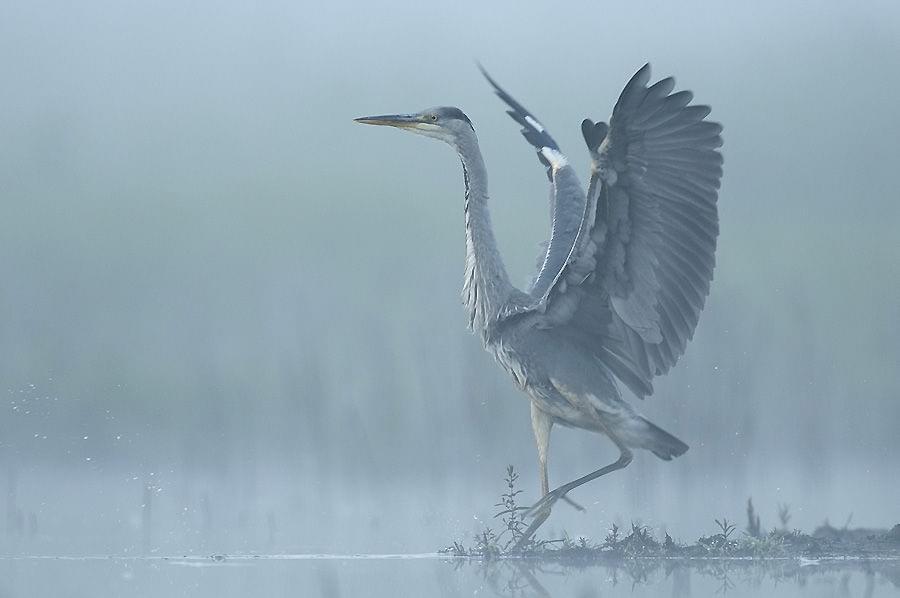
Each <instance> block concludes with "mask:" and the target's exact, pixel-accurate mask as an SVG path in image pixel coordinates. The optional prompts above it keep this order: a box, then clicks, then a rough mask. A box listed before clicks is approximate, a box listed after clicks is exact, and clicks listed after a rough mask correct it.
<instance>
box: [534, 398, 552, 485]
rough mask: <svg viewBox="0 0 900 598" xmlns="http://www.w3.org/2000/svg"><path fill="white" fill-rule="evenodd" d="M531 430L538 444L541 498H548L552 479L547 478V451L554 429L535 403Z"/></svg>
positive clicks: (547, 416)
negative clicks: (552, 429)
mask: <svg viewBox="0 0 900 598" xmlns="http://www.w3.org/2000/svg"><path fill="white" fill-rule="evenodd" d="M531 428H532V429H533V430H534V442H535V444H537V452H538V468H539V472H538V473H539V474H540V477H541V496H546V495H547V493H549V492H550V479H549V478H548V477H547V450H548V449H549V448H550V430H551V428H553V420H552V419H550V416H549V415H547V414H546V413H544V412H543V411H541V410H540V409H539V408H538V407H537V405H535V404H534V402H532V403H531Z"/></svg>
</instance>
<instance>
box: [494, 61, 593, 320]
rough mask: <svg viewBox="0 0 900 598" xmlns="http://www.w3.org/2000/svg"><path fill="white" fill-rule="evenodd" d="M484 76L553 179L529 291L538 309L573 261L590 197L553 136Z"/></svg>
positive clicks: (522, 107)
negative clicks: (545, 234)
mask: <svg viewBox="0 0 900 598" xmlns="http://www.w3.org/2000/svg"><path fill="white" fill-rule="evenodd" d="M479 68H481V67H480V66H479ZM481 73H482V74H483V75H484V77H485V78H486V79H487V80H488V82H489V83H490V84H491V86H492V87H493V88H494V93H496V94H497V96H498V97H499V98H500V99H501V100H503V101H504V102H505V103H506V105H507V106H509V110H507V111H506V113H507V114H509V115H510V116H511V117H512V119H513V120H515V121H516V122H517V123H519V124H520V125H521V126H522V135H523V136H524V137H525V139H526V140H527V141H528V143H530V144H531V145H532V146H533V147H534V148H535V150H536V151H537V156H538V160H540V162H541V164H543V165H544V166H546V167H547V178H548V179H550V219H551V223H552V224H551V232H550V240H549V241H548V242H547V243H546V249H545V250H544V254H543V257H542V258H541V259H540V260H539V264H540V265H539V269H538V273H537V276H536V277H535V279H534V282H533V283H532V285H531V288H530V289H529V294H530V295H531V296H532V297H533V298H535V299H536V301H535V305H537V302H538V301H539V300H541V299H542V298H544V297H546V295H547V293H548V292H549V290H550V289H551V288H552V287H553V286H554V285H555V284H556V283H557V282H558V279H559V277H560V275H561V274H562V272H563V269H564V268H565V265H566V263H567V262H568V261H569V259H570V258H571V254H572V251H573V249H574V247H575V242H576V238H577V236H578V231H579V230H580V228H581V226H582V222H583V221H584V209H585V204H586V197H585V193H584V190H583V189H582V187H581V182H580V181H579V180H578V175H576V174H575V171H574V169H573V168H572V167H571V166H570V165H569V163H568V160H567V159H566V157H565V156H564V155H563V153H562V152H561V151H560V149H559V146H558V145H557V144H556V141H554V140H553V137H551V136H550V133H549V132H548V131H547V130H546V129H545V128H544V126H543V125H542V124H541V123H540V122H539V121H538V120H537V119H536V118H535V117H534V115H532V114H531V113H530V112H529V111H528V110H526V109H525V107H524V106H522V105H521V104H520V103H518V102H517V101H516V100H515V99H513V97H512V96H510V95H509V94H508V93H506V91H505V90H504V89H503V88H502V87H500V86H499V85H498V84H497V82H496V81H494V80H493V79H492V78H491V76H490V75H488V74H487V72H486V71H485V70H484V68H481ZM531 307H532V306H528V307H527V308H525V309H530V308H531Z"/></svg>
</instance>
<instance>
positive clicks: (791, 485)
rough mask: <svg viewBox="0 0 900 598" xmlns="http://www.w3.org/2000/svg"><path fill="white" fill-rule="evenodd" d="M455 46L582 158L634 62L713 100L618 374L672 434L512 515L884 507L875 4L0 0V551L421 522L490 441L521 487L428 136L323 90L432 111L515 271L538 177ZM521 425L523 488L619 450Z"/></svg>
mask: <svg viewBox="0 0 900 598" xmlns="http://www.w3.org/2000/svg"><path fill="white" fill-rule="evenodd" d="M476 60H477V61H480V62H482V63H483V64H484V65H485V66H486V68H488V69H489V70H490V72H491V73H492V75H493V76H494V77H495V78H496V79H497V80H498V81H499V82H500V83H501V84H502V85H504V86H505V87H506V88H507V89H508V90H509V91H510V93H512V94H513V95H514V96H515V97H516V98H517V99H520V100H521V101H522V102H523V103H524V104H525V105H526V106H528V107H529V109H531V110H532V111H533V112H534V113H535V114H536V115H538V116H540V118H541V120H542V122H543V123H544V124H545V125H546V126H547V127H548V128H549V129H550V130H551V131H553V134H554V136H555V138H556V139H557V141H559V143H560V146H561V147H562V148H563V149H564V150H565V151H566V152H567V153H568V155H569V156H570V157H571V159H572V161H573V163H575V164H576V166H577V169H578V170H579V172H580V173H582V174H583V176H584V178H585V179H586V178H587V173H588V162H589V157H588V155H587V152H585V151H584V145H583V142H582V139H581V134H580V130H579V124H580V123H581V120H582V119H583V118H585V117H588V116H589V117H592V118H594V119H596V120H601V119H604V120H605V119H607V118H608V115H609V112H610V111H611V109H612V106H613V104H614V103H615V99H616V98H617V97H618V94H619V92H620V91H621V88H622V86H623V84H624V83H625V82H626V81H627V80H628V78H629V77H630V76H631V75H632V74H633V73H634V72H635V71H636V70H637V69H638V68H639V67H640V66H641V65H642V64H643V63H644V62H646V61H649V62H651V64H652V67H653V79H654V80H656V79H658V78H662V77H665V76H667V75H674V76H675V77H676V80H677V82H678V85H679V87H680V88H686V89H690V90H692V91H694V93H695V96H696V99H697V101H698V102H699V103H703V104H709V105H711V106H712V109H713V111H712V117H711V118H713V119H714V120H716V121H719V122H721V123H723V125H724V127H725V129H724V133H723V137H724V139H725V144H724V147H723V149H722V151H723V154H724V156H725V166H724V171H725V175H724V179H723V186H722V189H721V192H720V195H719V204H718V205H719V214H720V229H721V233H720V237H719V244H718V251H717V266H716V272H715V279H714V281H713V284H712V291H711V294H710V296H709V298H708V300H707V304H706V308H705V310H704V312H703V314H702V316H701V318H700V324H699V327H698V329H697V332H696V334H695V335H694V339H693V341H692V342H691V343H690V344H689V345H688V348H687V352H686V354H685V355H684V357H683V358H682V359H681V361H680V362H679V363H678V365H677V366H676V367H675V368H674V369H673V371H672V372H671V373H670V374H669V375H667V376H665V377H662V378H658V379H657V380H656V381H655V383H654V385H655V388H656V392H655V394H654V395H653V396H652V397H650V398H648V399H647V400H646V401H644V402H643V403H641V405H640V408H641V409H642V411H643V412H644V413H645V414H646V415H648V417H650V418H651V419H653V420H654V421H656V422H657V423H659V424H660V425H661V426H663V427H665V428H666V429H668V430H670V431H671V432H673V433H675V434H676V435H677V436H678V437H680V438H681V439H683V440H684V441H685V442H687V443H688V444H689V445H691V449H690V451H689V452H688V453H686V454H685V455H684V457H682V458H680V459H678V460H675V461H672V462H670V463H666V462H663V461H660V460H657V459H655V458H654V457H653V456H652V455H650V454H649V453H641V454H639V455H637V456H636V458H635V461H634V463H633V464H632V465H631V466H630V467H629V468H628V469H626V470H624V471H621V472H616V473H615V474H613V475H610V476H608V477H604V478H602V479H600V480H599V481H596V482H593V483H591V484H589V485H586V486H584V487H582V488H580V489H578V490H577V491H575V492H574V493H573V496H572V497H573V498H574V499H575V500H577V501H579V502H580V503H581V504H583V505H584V506H586V507H587V512H586V513H579V512H576V511H575V510H573V509H571V508H569V507H568V506H566V505H560V506H559V507H557V508H556V509H555V511H554V514H553V517H552V519H551V520H550V521H549V522H548V523H547V525H546V528H547V529H546V531H547V532H548V533H549V532H560V531H561V530H563V529H565V530H566V531H567V532H568V533H569V534H571V535H572V536H578V535H589V536H593V537H601V538H602V536H603V535H604V534H605V532H606V530H607V529H608V527H609V526H610V525H611V524H612V523H619V524H620V525H622V524H627V523H628V522H630V521H641V522H643V523H645V524H647V525H650V526H652V527H653V528H654V529H656V530H666V531H668V532H669V533H670V534H672V535H673V536H674V537H678V538H684V539H685V540H691V539H695V538H696V537H697V536H698V535H699V534H701V533H704V532H708V531H709V529H710V527H711V525H712V520H713V518H714V517H720V516H727V517H729V518H733V519H736V520H739V521H740V520H741V519H742V517H743V512H744V508H745V505H746V500H747V498H748V497H751V496H752V498H753V501H754V504H756V505H757V508H758V510H759V512H760V514H761V517H762V523H763V525H764V526H767V527H772V526H775V525H776V524H777V509H778V505H779V504H789V505H790V506H791V513H792V519H791V526H796V527H800V528H804V529H811V528H812V527H814V526H816V525H819V524H820V523H822V522H823V521H825V520H826V519H828V520H830V521H831V522H832V523H834V524H836V525H842V524H844V522H845V521H847V520H848V518H850V517H851V516H852V523H853V525H859V526H868V527H885V526H888V525H893V524H894V523H896V522H897V521H898V519H900V516H898V512H900V510H898V506H900V502H898V499H897V496H900V481H898V479H900V478H898V475H897V474H898V466H897V454H898V451H900V434H898V423H900V400H898V399H900V397H898V392H900V367H898V364H900V317H898V316H900V313H898V297H900V242H898V239H900V237H898V234H897V226H898V221H900V201H898V199H900V197H898V192H897V186H896V185H897V183H896V179H897V157H898V151H897V140H898V139H900V117H898V113H897V97H898V94H900V84H898V82H897V73H900V8H898V6H897V5H895V4H893V3H889V2H874V3H868V4H867V5H866V6H865V7H864V8H863V7H852V6H850V5H849V4H848V5H840V4H838V3H827V4H822V5H813V4H809V5H806V4H800V3H797V4H796V5H794V6H783V5H782V4H780V3H775V2H767V3H748V4H746V5H742V6H738V5H731V6H725V5H715V7H713V5H709V6H707V5H705V4H702V3H695V2H689V3H677V4H663V5H658V6H655V7H653V6H648V5H643V4H640V5H631V4H628V3H614V4H609V5H606V4H605V5H603V6H601V5H599V4H597V3H593V2H578V3H575V4H573V5H569V6H565V7H563V6H560V5H557V4H556V3H540V4H539V3H533V4H529V5H523V4H520V3H515V2H496V3H484V4H482V3H475V2H459V3H441V4H424V5H423V4H421V3H414V2H407V3H394V4H383V5H371V6H363V5H360V4H358V3H351V2H336V3H330V4H324V3H322V4H312V3H306V2H300V3H294V2H273V3H266V4H265V5H248V4H243V3H231V2H226V3H214V2H200V3H187V4H185V3H179V2H161V3H137V2H124V3H123V2H112V1H106V2H102V1H98V2H87V3H63V2H38V3H30V2H8V3H4V4H2V5H0V257H2V259H0V393H2V394H3V400H2V401H0V505H3V507H2V508H3V512H2V513H3V514H2V517H3V519H2V520H0V523H2V527H0V530H3V533H0V553H2V554H6V555H19V554H30V555H76V554H82V555H83V554H92V555H93V554H96V555H100V554H113V555H122V554H158V555H162V554H209V553H214V552H222V553H224V552H250V551H260V552H267V553H301V552H333V553H338V552H379V551H381V552H412V553H416V552H432V551H434V550H436V549H438V548H441V547H443V546H446V545H447V544H449V543H450V542H451V541H453V540H454V539H468V538H470V537H471V536H472V535H473V534H474V533H476V532H478V531H479V530H481V529H482V528H483V526H484V525H492V524H493V523H492V519H491V518H492V515H493V512H494V506H493V505H494V503H495V502H496V497H497V495H498V494H499V493H500V491H501V490H503V482H502V477H503V473H504V470H505V467H506V465H507V464H513V465H515V466H516V467H517V468H518V470H519V471H520V472H521V474H522V482H523V489H524V490H525V494H524V496H525V497H527V500H529V501H530V500H533V499H536V498H537V495H538V478H537V458H536V454H535V449H534V440H533V438H532V431H531V423H530V419H529V410H528V402H527V397H526V396H525V395H524V394H522V393H521V392H520V391H518V390H516V389H515V387H514V385H513V384H512V383H511V381H510V380H509V379H508V377H507V375H506V374H505V373H504V372H502V371H501V370H500V369H499V368H498V367H497V366H496V364H494V363H492V361H491V358H490V356H489V355H487V354H486V353H484V351H483V350H482V348H481V346H480V341H479V340H478V339H477V338H476V337H474V336H472V335H470V334H469V333H468V332H467V330H466V322H465V316H464V313H463V310H462V307H461V300H460V295H459V289H460V286H461V283H462V274H463V258H464V238H463V181H462V173H461V171H460V167H459V163H458V160H457V159H456V157H455V156H454V155H453V153H452V151H451V150H449V149H448V148H447V147H445V146H442V145H440V144H437V143H433V142H429V141H425V140H422V139H417V138H412V137H411V136H404V135H401V134H399V133H396V132H394V131H387V130H374V129H370V128H364V127H361V126H359V125H356V124H354V123H353V121H352V119H353V118H354V117H357V116H362V115H366V114H378V113H387V112H407V111H415V110H419V109H422V108H424V107H426V106H431V105H437V104H442V105H443V104H446V105H457V106H460V107H461V108H462V109H463V110H465V111H466V113H467V114H468V115H469V116H470V117H471V119H472V121H473V122H474V126H475V129H476V131H477V132H478V136H479V140H480V142H481V145H482V150H483V152H484V155H485V160H486V162H487V166H488V170H489V172H490V176H491V200H492V204H491V209H492V216H493V221H494V225H495V229H496V231H497V235H498V237H499V242H500V245H501V250H502V253H503V255H504V258H505V260H506V263H507V266H508V268H509V270H510V273H511V276H512V277H513V280H514V282H516V283H517V284H519V285H520V286H524V285H525V284H526V283H527V281H528V280H529V278H530V277H531V275H532V273H533V269H534V261H535V256H536V255H537V251H538V244H539V242H541V241H542V240H544V239H545V238H546V236H547V235H548V231H549V221H548V218H547V204H546V201H547V195H546V193H547V192H546V177H545V173H544V171H543V169H542V168H540V167H539V165H538V164H537V163H536V161H535V160H534V156H533V150H532V148H531V147H530V146H528V144H527V143H524V142H523V141H522V139H521V137H520V136H519V133H518V130H517V127H516V125H515V123H513V122H512V121H511V120H510V119H509V118H508V117H507V116H506V115H505V114H504V106H503V105H502V104H501V103H500V102H499V101H498V100H497V98H496V97H494V96H493V95H492V93H491V90H490V88H489V86H488V85H487V84H486V82H485V81H484V80H483V79H482V77H481V75H480V74H479V72H478V69H477V68H476ZM629 398H631V399H633V397H629ZM633 400H634V401H637V399H633ZM550 450H551V452H550V478H551V484H552V485H555V484H558V483H561V482H565V481H568V480H569V479H572V478H574V477H577V476H580V475H582V474H584V473H587V472H589V471H591V470H593V469H596V468H597V467H598V466H600V465H603V464H606V463H608V462H610V461H612V460H614V459H615V457H616V456H617V453H616V450H615V447H614V446H613V445H612V444H611V443H610V442H609V441H608V440H606V439H605V438H603V437H602V436H599V435H594V434H589V433H586V432H583V431H573V430H567V429H563V428H558V429H555V430H554V435H553V442H552V445H551V449H550ZM0 586H2V582H0Z"/></svg>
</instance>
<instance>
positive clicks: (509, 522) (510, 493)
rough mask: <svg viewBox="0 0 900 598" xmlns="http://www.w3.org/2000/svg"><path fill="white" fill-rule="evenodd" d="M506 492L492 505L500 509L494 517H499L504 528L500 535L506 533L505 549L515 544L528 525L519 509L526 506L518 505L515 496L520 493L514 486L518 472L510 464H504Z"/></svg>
mask: <svg viewBox="0 0 900 598" xmlns="http://www.w3.org/2000/svg"><path fill="white" fill-rule="evenodd" d="M504 481H505V482H506V492H504V493H503V494H501V495H500V502H498V503H497V504H495V505H494V506H495V507H497V508H498V509H500V510H499V511H497V513H495V514H494V519H496V518H498V517H500V520H501V521H502V522H503V525H504V526H506V529H505V530H503V532H501V533H500V536H504V535H508V537H507V538H506V543H505V545H504V546H503V550H504V551H506V550H508V549H509V547H510V546H515V545H516V543H517V542H518V541H519V540H521V539H522V536H523V535H524V533H525V530H526V529H527V528H528V525H527V524H526V523H525V521H524V520H523V519H522V516H521V514H520V511H525V510H527V507H520V506H519V505H518V503H517V501H516V497H517V496H518V495H519V494H521V493H522V491H521V490H519V489H518V488H517V487H516V484H517V482H518V481H519V474H518V472H516V468H515V467H513V466H512V465H507V466H506V478H505V479H504Z"/></svg>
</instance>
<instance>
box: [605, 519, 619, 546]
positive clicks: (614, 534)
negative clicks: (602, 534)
mask: <svg viewBox="0 0 900 598" xmlns="http://www.w3.org/2000/svg"><path fill="white" fill-rule="evenodd" d="M618 543H619V526H618V525H616V524H615V523H613V525H612V527H611V528H610V529H609V531H608V532H607V533H606V539H604V540H603V547H604V548H615V547H616V545H617V544H618Z"/></svg>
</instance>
